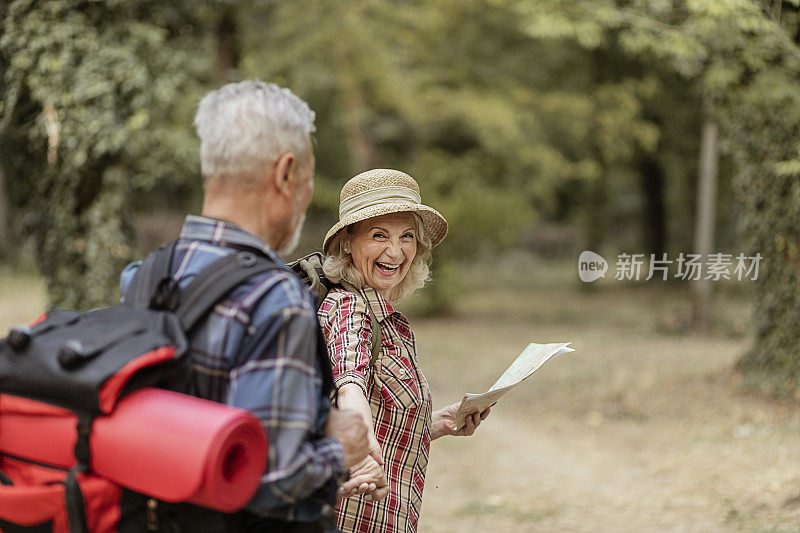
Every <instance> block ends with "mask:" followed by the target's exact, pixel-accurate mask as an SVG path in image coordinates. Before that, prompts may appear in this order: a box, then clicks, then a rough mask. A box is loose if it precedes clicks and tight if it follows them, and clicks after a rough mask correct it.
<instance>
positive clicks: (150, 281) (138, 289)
mask: <svg viewBox="0 0 800 533" xmlns="http://www.w3.org/2000/svg"><path fill="white" fill-rule="evenodd" d="M177 244H178V241H173V242H171V243H169V244H165V245H163V246H159V247H158V248H156V249H155V250H153V251H152V252H150V255H148V256H147V257H146V258H145V260H144V261H142V264H141V266H140V267H139V270H137V271H136V274H134V276H133V279H132V280H131V284H130V285H129V286H128V290H127V292H126V294H125V302H126V303H127V304H129V305H132V306H134V307H139V308H147V307H150V303H151V300H152V299H153V295H154V294H155V293H156V291H157V290H158V287H159V285H161V283H162V282H163V281H164V280H165V279H167V278H169V275H170V272H169V270H170V264H171V263H172V255H173V253H174V251H175V247H176V245H177Z"/></svg>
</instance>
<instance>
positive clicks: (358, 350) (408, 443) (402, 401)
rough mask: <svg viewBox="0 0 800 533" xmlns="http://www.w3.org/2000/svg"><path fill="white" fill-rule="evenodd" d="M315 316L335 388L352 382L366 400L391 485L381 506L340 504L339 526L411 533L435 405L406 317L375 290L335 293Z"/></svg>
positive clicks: (419, 503) (355, 500)
mask: <svg viewBox="0 0 800 533" xmlns="http://www.w3.org/2000/svg"><path fill="white" fill-rule="evenodd" d="M367 305H369V306H370V307H371V308H372V312H373V313H374V314H375V318H376V319H377V320H378V322H379V323H380V328H381V355H380V357H379V358H378V359H377V361H376V362H375V367H374V368H370V367H369V359H370V353H371V351H370V343H371V340H370V336H371V333H372V327H373V324H372V318H371V317H370V315H369V313H368V312H367V308H366V306H367ZM318 317H319V320H320V323H321V324H322V329H323V332H324V334H325V340H326V342H327V344H328V353H329V354H330V358H331V365H332V367H333V375H334V381H335V383H336V386H337V388H338V387H341V386H342V385H344V384H346V383H355V384H356V385H358V386H359V387H361V389H362V390H363V391H364V394H365V396H366V397H367V399H368V400H369V404H370V407H371V408H372V420H373V423H374V427H375V435H376V437H377V438H378V442H379V443H380V445H381V450H383V459H384V462H385V464H384V470H385V471H386V475H387V477H388V479H389V486H390V492H389V496H388V497H387V498H386V499H385V500H383V501H381V502H370V501H366V500H365V499H364V498H362V497H360V496H355V497H352V498H348V499H346V500H343V501H342V502H340V504H339V508H338V509H337V513H338V522H339V523H338V525H339V528H341V529H342V530H343V531H355V532H359V533H361V532H363V533H367V532H370V533H373V532H377V533H394V532H414V531H416V530H417V522H418V521H419V513H420V507H421V506H422V489H423V486H424V484H425V469H426V467H427V466H428V450H429V449H430V443H431V412H432V408H431V395H430V388H429V387H428V382H427V381H426V380H425V376H423V375H422V370H420V368H419V363H418V362H417V349H416V342H415V340H414V333H413V332H412V331H411V328H410V326H409V323H408V319H407V318H406V317H405V316H403V314H401V313H399V312H398V311H395V310H394V309H393V308H392V306H391V305H390V304H389V302H387V301H386V300H385V299H384V298H383V297H382V296H381V295H380V294H378V293H377V292H375V290H374V289H372V288H371V287H365V288H364V289H362V290H361V291H360V294H358V295H357V294H354V293H351V292H347V291H344V290H340V289H334V290H332V291H331V292H330V294H328V296H327V298H325V301H324V302H323V303H322V305H321V306H320V308H319V312H318Z"/></svg>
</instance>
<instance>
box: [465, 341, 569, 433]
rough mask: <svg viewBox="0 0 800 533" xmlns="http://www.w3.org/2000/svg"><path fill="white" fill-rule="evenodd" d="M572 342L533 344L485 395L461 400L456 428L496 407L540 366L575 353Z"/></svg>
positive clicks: (467, 395)
mask: <svg viewBox="0 0 800 533" xmlns="http://www.w3.org/2000/svg"><path fill="white" fill-rule="evenodd" d="M568 344H572V343H570V342H552V343H550V344H536V343H531V344H529V345H528V347H527V348H525V350H523V352H522V353H521V354H519V357H517V358H516V359H515V360H514V362H513V363H511V366H509V367H508V368H507V369H506V371H505V372H503V375H502V376H500V378H499V379H498V380H497V381H495V382H494V385H492V386H491V387H490V388H489V390H488V391H486V392H484V393H483V394H472V393H469V392H468V393H466V394H465V395H464V399H463V400H461V405H459V406H458V413H456V427H458V428H459V429H460V428H462V427H463V426H464V420H465V418H466V417H467V416H468V415H471V414H472V413H476V412H481V411H483V410H484V409H486V408H487V407H491V406H492V405H494V404H495V403H496V402H497V400H499V399H500V398H502V397H503V396H505V394H506V393H507V392H508V391H510V390H511V389H513V388H514V387H516V386H517V385H519V384H520V383H521V382H522V381H523V380H525V379H527V378H529V377H530V376H531V374H533V373H534V372H536V370H538V369H539V367H540V366H542V365H543V364H545V363H546V362H547V361H549V360H550V359H552V358H553V357H555V356H557V355H561V354H563V353H568V352H574V351H575V350H574V349H573V348H570V347H569V346H568Z"/></svg>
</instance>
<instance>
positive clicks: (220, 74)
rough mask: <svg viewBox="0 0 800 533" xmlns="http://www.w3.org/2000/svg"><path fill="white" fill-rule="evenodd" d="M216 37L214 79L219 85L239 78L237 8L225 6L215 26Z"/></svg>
mask: <svg viewBox="0 0 800 533" xmlns="http://www.w3.org/2000/svg"><path fill="white" fill-rule="evenodd" d="M214 37H215V39H216V49H217V52H216V59H215V61H214V80H215V82H216V84H217V86H218V87H219V86H222V85H225V84H226V83H228V82H230V81H235V80H236V78H237V75H236V67H237V66H238V65H239V39H238V35H237V26H236V9H235V8H234V7H233V6H230V5H229V6H225V7H224V8H223V10H222V12H221V13H220V15H219V18H218V19H217V24H216V26H215V27H214Z"/></svg>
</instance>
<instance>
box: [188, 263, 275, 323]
mask: <svg viewBox="0 0 800 533" xmlns="http://www.w3.org/2000/svg"><path fill="white" fill-rule="evenodd" d="M278 269H281V267H279V266H278V265H277V264H275V263H274V262H272V261H271V260H270V259H269V258H268V257H266V256H264V255H257V254H255V253H253V252H235V253H233V254H230V255H227V256H225V257H223V258H221V259H218V260H216V261H215V262H214V263H212V264H211V265H210V266H208V267H206V268H205V269H203V270H202V271H201V272H200V273H199V274H198V275H197V277H196V278H195V279H193V280H192V282H191V283H190V284H189V285H188V286H187V287H186V288H185V289H182V290H181V291H180V293H181V299H180V304H179V305H178V307H177V309H176V310H175V313H176V314H177V315H178V316H179V317H180V319H181V322H182V323H183V327H184V329H185V330H186V331H187V332H188V331H190V330H191V329H192V328H193V327H194V326H195V325H196V324H197V322H198V320H200V319H201V318H203V316H205V314H206V313H207V312H208V311H209V310H211V308H212V307H213V306H214V305H216V303H217V301H219V300H220V299H221V298H222V297H223V296H225V295H226V294H228V293H229V292H230V291H232V290H233V289H234V288H236V287H237V286H238V285H239V284H241V283H243V282H245V281H246V280H247V279H249V278H251V277H252V276H255V275H257V274H261V273H264V272H268V271H270V270H278Z"/></svg>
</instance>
